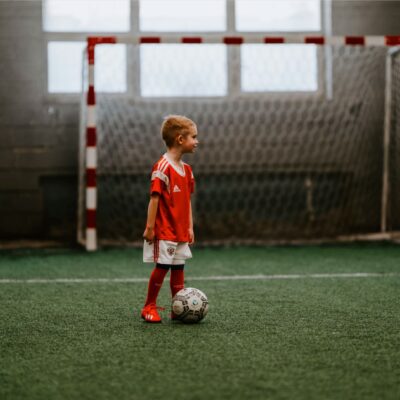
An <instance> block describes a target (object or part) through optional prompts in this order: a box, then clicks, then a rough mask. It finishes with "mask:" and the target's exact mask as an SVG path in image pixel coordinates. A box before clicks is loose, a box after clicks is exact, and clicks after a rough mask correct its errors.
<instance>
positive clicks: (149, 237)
mask: <svg viewBox="0 0 400 400" xmlns="http://www.w3.org/2000/svg"><path fill="white" fill-rule="evenodd" d="M154 236H155V234H154V228H151V227H149V226H146V229H145V230H144V232H143V239H144V240H145V241H146V242H147V243H149V244H152V243H153V241H154Z"/></svg>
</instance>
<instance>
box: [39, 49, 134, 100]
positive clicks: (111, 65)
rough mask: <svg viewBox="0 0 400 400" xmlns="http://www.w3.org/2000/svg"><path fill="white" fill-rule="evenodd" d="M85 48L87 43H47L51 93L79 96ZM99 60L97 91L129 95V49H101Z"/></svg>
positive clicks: (49, 89) (97, 52)
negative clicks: (127, 59) (127, 60)
mask: <svg viewBox="0 0 400 400" xmlns="http://www.w3.org/2000/svg"><path fill="white" fill-rule="evenodd" d="M85 45H86V43H85V42H49V43H48V52H47V54H48V82H47V85H48V91H49V93H80V91H81V86H82V56H83V49H84V47H85ZM96 57H97V68H96V75H95V86H96V88H97V90H98V91H99V92H107V93H121V92H126V88H127V82H126V72H125V71H126V46H125V45H122V44H117V45H102V46H98V47H97V49H96ZM104 60H107V62H104ZM102 61H103V62H102Z"/></svg>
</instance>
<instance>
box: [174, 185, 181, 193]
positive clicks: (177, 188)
mask: <svg viewBox="0 0 400 400" xmlns="http://www.w3.org/2000/svg"><path fill="white" fill-rule="evenodd" d="M180 191H181V189H179V186H178V185H175V186H174V193H176V192H180Z"/></svg>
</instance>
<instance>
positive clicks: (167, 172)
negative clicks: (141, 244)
mask: <svg viewBox="0 0 400 400" xmlns="http://www.w3.org/2000/svg"><path fill="white" fill-rule="evenodd" d="M193 191H194V177H193V173H192V168H191V167H190V166H189V165H188V164H186V163H184V162H182V163H181V169H178V168H177V167H175V166H174V165H173V164H172V163H171V162H170V161H169V159H168V156H167V154H164V155H163V156H162V157H161V158H160V160H159V161H158V162H157V163H156V164H154V166H153V170H152V174H151V187H150V194H152V193H158V194H159V195H160V201H159V203H158V210H157V216H156V223H155V227H154V233H155V237H156V238H157V239H159V240H171V241H173V242H189V240H190V239H189V221H190V219H189V218H190V195H191V194H192V193H193Z"/></svg>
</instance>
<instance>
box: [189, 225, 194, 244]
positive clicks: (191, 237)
mask: <svg viewBox="0 0 400 400" xmlns="http://www.w3.org/2000/svg"><path fill="white" fill-rule="evenodd" d="M193 243H194V232H193V229H190V228H189V244H193Z"/></svg>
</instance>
